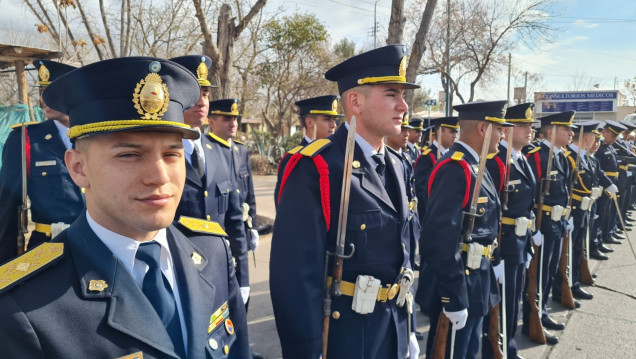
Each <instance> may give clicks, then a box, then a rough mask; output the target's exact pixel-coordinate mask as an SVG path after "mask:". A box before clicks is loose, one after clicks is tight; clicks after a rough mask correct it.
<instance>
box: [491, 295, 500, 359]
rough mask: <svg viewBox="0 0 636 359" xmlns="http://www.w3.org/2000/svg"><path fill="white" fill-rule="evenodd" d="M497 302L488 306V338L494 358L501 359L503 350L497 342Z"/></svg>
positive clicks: (498, 307)
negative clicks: (492, 305)
mask: <svg viewBox="0 0 636 359" xmlns="http://www.w3.org/2000/svg"><path fill="white" fill-rule="evenodd" d="M499 309H500V306H499V304H497V305H495V306H494V307H492V308H490V310H489V312H490V327H489V329H488V337H489V338H488V339H490V347H491V348H492V353H493V358H494V359H503V351H502V349H501V346H500V343H499Z"/></svg>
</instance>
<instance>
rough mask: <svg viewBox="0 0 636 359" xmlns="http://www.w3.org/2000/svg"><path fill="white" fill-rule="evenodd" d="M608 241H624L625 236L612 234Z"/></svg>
mask: <svg viewBox="0 0 636 359" xmlns="http://www.w3.org/2000/svg"><path fill="white" fill-rule="evenodd" d="M610 239H615V240H618V241H620V240H623V239H625V235H624V234H618V233H614V234H613V235H612V236H611V237H610Z"/></svg>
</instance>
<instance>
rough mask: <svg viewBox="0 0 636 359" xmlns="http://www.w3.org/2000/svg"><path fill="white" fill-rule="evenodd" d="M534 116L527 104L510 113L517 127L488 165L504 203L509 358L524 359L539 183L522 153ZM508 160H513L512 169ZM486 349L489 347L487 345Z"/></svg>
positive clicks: (501, 241)
mask: <svg viewBox="0 0 636 359" xmlns="http://www.w3.org/2000/svg"><path fill="white" fill-rule="evenodd" d="M533 112H534V103H524V104H520V105H517V106H512V107H509V108H508V109H507V110H506V115H505V118H506V121H507V122H510V123H513V124H515V127H514V128H504V129H503V132H504V136H505V139H503V140H502V141H501V142H500V144H499V152H497V154H496V155H494V156H493V157H492V158H491V159H489V160H488V162H487V164H486V167H487V169H488V173H489V174H490V176H491V177H492V179H493V181H494V183H495V185H498V186H499V188H500V193H501V194H500V198H501V199H502V218H501V225H500V232H499V237H498V239H497V242H498V247H497V251H496V253H497V255H499V256H500V258H501V264H500V265H499V267H495V273H496V275H497V276H500V275H501V271H504V273H503V278H504V281H503V284H502V293H503V291H504V290H505V294H506V295H505V298H506V301H505V303H504V304H505V310H506V322H505V330H506V340H507V342H506V343H505V344H506V347H504V349H503V350H504V351H507V354H508V356H507V357H508V358H520V356H519V354H518V351H519V348H518V345H517V341H516V340H515V335H516V333H517V322H518V320H517V319H518V318H519V304H520V302H521V295H522V293H523V289H524V283H525V274H526V273H525V272H526V267H527V264H528V263H529V256H530V255H531V253H532V249H531V237H532V231H531V227H532V221H533V219H534V214H533V209H534V203H535V202H534V201H535V197H536V191H537V180H536V178H535V177H534V174H533V173H532V171H531V170H530V166H529V164H528V162H527V160H526V158H525V156H524V155H523V153H522V152H521V150H522V148H523V147H524V146H527V145H529V144H530V140H531V139H532V123H533V122H534V118H533ZM508 151H509V152H510V154H509V155H508V154H507V153H508ZM506 158H509V159H510V163H509V164H508V165H506ZM506 171H508V177H506ZM506 180H507V182H506ZM502 298H503V296H502ZM502 307H503V305H502ZM502 311H503V309H502ZM502 318H503V316H502ZM484 347H485V348H487V347H489V346H488V344H485V346H484Z"/></svg>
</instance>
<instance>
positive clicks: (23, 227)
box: [17, 100, 34, 255]
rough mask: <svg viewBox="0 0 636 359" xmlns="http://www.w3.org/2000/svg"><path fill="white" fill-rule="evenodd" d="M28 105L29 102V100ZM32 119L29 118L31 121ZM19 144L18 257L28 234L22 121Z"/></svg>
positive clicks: (25, 248)
mask: <svg viewBox="0 0 636 359" xmlns="http://www.w3.org/2000/svg"><path fill="white" fill-rule="evenodd" d="M29 104H30V100H29ZM29 115H30V116H32V112H31V111H30V112H29ZM33 120H34V118H31V121H33ZM20 143H21V146H20V147H21V151H20V152H21V154H20V163H21V166H20V167H21V177H22V178H21V179H22V200H21V202H20V205H19V206H18V236H17V247H18V250H17V254H18V255H20V254H22V253H24V252H26V250H27V242H26V238H25V234H27V233H28V232H29V228H28V227H29V205H28V203H27V165H29V166H30V163H27V161H26V156H27V154H26V125H25V122H24V120H23V121H22V126H21V127H20Z"/></svg>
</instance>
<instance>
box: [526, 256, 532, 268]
mask: <svg viewBox="0 0 636 359" xmlns="http://www.w3.org/2000/svg"><path fill="white" fill-rule="evenodd" d="M530 261H532V256H531V255H530V253H527V254H526V269H528V268H530Z"/></svg>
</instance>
